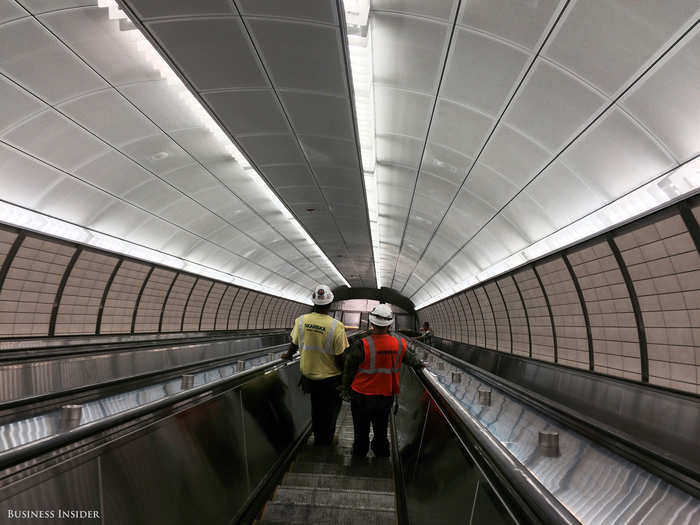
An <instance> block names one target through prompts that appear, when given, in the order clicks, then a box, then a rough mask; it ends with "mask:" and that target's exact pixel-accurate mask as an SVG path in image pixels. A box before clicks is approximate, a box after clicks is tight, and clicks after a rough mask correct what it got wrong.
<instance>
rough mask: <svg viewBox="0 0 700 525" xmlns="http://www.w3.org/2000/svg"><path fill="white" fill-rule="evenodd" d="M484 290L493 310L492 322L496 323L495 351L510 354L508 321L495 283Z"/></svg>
mask: <svg viewBox="0 0 700 525" xmlns="http://www.w3.org/2000/svg"><path fill="white" fill-rule="evenodd" d="M484 290H485V291H486V294H487V295H488V299H489V301H490V304H491V308H493V317H494V322H495V323H496V337H497V339H498V347H497V348H496V350H499V351H501V352H510V348H511V337H510V321H509V319H508V310H506V305H505V304H504V302H503V297H502V296H501V292H500V290H499V288H498V286H497V285H496V281H491V282H490V283H488V284H487V285H486V286H484Z"/></svg>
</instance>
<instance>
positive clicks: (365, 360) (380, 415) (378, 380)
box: [341, 304, 423, 457]
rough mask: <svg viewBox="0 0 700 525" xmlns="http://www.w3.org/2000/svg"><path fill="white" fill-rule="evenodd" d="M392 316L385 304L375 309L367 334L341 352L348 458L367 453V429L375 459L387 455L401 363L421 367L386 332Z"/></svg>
mask: <svg viewBox="0 0 700 525" xmlns="http://www.w3.org/2000/svg"><path fill="white" fill-rule="evenodd" d="M393 321H394V314H393V312H392V311H391V308H390V307H389V305H387V304H380V305H378V306H376V307H375V308H374V309H373V310H372V312H371V313H370V314H369V322H370V325H371V330H372V331H371V334H370V335H369V336H368V337H365V338H364V339H361V340H360V341H359V342H357V343H355V344H353V346H351V347H350V348H349V349H348V350H346V352H345V367H344V371H343V390H342V393H341V397H342V398H343V400H345V401H350V408H351V409H352V422H353V426H354V429H355V441H354V443H353V446H352V455H353V456H360V457H364V456H366V455H367V452H369V448H370V443H369V428H370V425H372V429H373V430H374V438H373V439H372V451H373V452H374V454H375V456H379V457H386V456H388V455H389V439H388V438H387V429H388V426H389V415H390V413H391V406H392V405H393V403H394V398H395V396H396V395H397V394H398V393H399V376H400V369H401V364H402V363H406V364H407V365H409V366H413V367H422V366H423V363H421V362H420V361H419V360H418V359H417V358H416V356H415V355H414V354H413V352H411V351H410V350H408V348H407V347H406V340H405V339H404V338H403V337H401V336H400V335H398V334H394V333H390V332H389V327H390V326H391V324H392V323H393Z"/></svg>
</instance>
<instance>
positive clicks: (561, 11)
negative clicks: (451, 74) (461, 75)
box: [397, 0, 571, 296]
mask: <svg viewBox="0 0 700 525" xmlns="http://www.w3.org/2000/svg"><path fill="white" fill-rule="evenodd" d="M570 4H571V0H566V1H565V2H564V4H563V5H562V6H561V7H560V9H559V13H558V14H557V16H556V17H552V18H554V23H553V24H552V25H551V27H550V28H549V30H548V31H547V34H546V36H545V37H544V39H543V40H542V42H541V43H540V45H539V47H538V49H537V52H536V53H534V54H533V53H529V56H530V58H531V60H530V63H529V64H528V65H527V67H526V68H525V71H524V73H522V74H521V75H520V79H519V81H518V83H517V84H516V86H515V89H513V90H512V92H511V95H510V98H509V99H508V100H507V102H506V103H505V104H504V105H503V109H502V110H501V112H500V114H499V115H498V117H497V118H496V120H495V122H494V124H493V126H492V127H491V130H490V131H489V133H488V135H486V139H484V141H483V143H482V145H481V148H480V149H479V151H478V153H477V154H476V155H475V156H474V159H473V160H472V163H471V165H470V166H469V169H468V170H467V172H466V174H465V176H464V178H463V179H462V182H461V184H460V185H459V186H458V187H457V190H456V191H455V194H454V196H453V197H452V200H451V201H450V203H449V205H448V206H447V208H446V209H445V213H444V214H443V215H442V218H441V219H440V221H439V222H438V223H437V225H436V226H435V228H434V229H433V231H432V233H431V234H430V237H429V238H428V241H427V242H426V244H425V247H424V248H423V250H422V251H421V254H420V255H419V256H418V259H417V260H416V263H415V264H414V265H413V268H412V270H411V271H410V272H409V273H408V276H407V277H406V280H405V281H404V283H403V285H402V286H401V293H403V291H404V290H405V289H406V286H407V285H408V282H409V281H410V279H411V276H412V275H413V273H414V272H415V271H416V268H417V267H418V265H419V264H420V262H421V261H422V260H423V257H424V256H425V253H426V252H427V251H428V247H429V246H430V243H431V241H432V239H433V238H434V237H435V234H436V232H437V231H438V229H439V228H440V226H441V225H442V223H443V222H444V220H445V217H447V214H448V213H449V211H450V209H451V208H452V205H453V204H454V203H455V201H456V200H457V197H458V196H459V193H460V191H462V188H463V187H464V185H465V184H466V183H467V181H468V180H469V175H470V174H471V172H472V170H473V169H474V166H476V163H477V162H478V161H479V158H480V157H481V154H482V153H483V151H484V150H485V149H486V146H487V145H488V143H489V141H490V140H491V137H492V136H493V134H494V133H495V132H496V129H497V128H498V125H499V124H500V123H501V120H502V119H503V116H504V115H505V114H506V111H508V108H509V107H510V105H511V103H512V102H513V100H515V97H516V96H517V94H518V91H519V90H520V87H521V86H522V85H523V83H524V82H525V79H527V77H528V75H529V74H530V71H532V68H533V67H534V65H535V63H536V62H537V57H539V55H540V53H541V52H542V49H544V47H545V45H546V44H547V41H548V40H549V37H550V36H551V35H552V33H553V32H554V28H555V27H556V26H557V24H558V23H559V21H560V20H561V19H562V17H563V16H564V13H565V12H566V10H567V8H568V7H569V5H570ZM456 22H457V19H456V18H455V24H456ZM445 60H447V58H446V59H445ZM419 173H420V172H419ZM417 183H418V181H417V180H416V185H417ZM411 204H413V201H411ZM409 215H410V213H409ZM407 223H408V221H407ZM401 246H402V248H403V240H402V242H401ZM458 252H459V250H457V252H455V254H456V253H458ZM399 257H401V253H399ZM452 257H454V255H453V256H452ZM397 265H398V258H397ZM443 267H444V265H443ZM441 269H442V268H441ZM431 279H432V277H431ZM429 280H430V279H427V280H426V281H425V282H424V283H423V284H422V285H421V286H420V288H419V289H418V290H420V289H421V288H423V286H425V284H426V283H427V282H428V281H429ZM418 290H416V292H414V296H415V293H417V292H418Z"/></svg>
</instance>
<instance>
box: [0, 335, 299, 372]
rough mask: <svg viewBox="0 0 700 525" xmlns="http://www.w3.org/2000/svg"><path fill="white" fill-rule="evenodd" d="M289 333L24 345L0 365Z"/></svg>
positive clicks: (8, 353) (4, 355)
mask: <svg viewBox="0 0 700 525" xmlns="http://www.w3.org/2000/svg"><path fill="white" fill-rule="evenodd" d="M283 334H289V330H277V329H274V330H269V331H260V332H255V331H252V330H237V331H234V332H226V333H225V334H218V335H217V334H208V335H202V336H197V337H179V338H172V339H149V340H142V341H122V342H111V343H85V344H76V345H68V346H67V345H56V346H47V347H36V348H26V349H21V348H20V349H11V350H3V351H2V352H0V366H7V365H14V364H18V363H21V362H24V361H36V360H41V359H54V358H56V359H61V358H64V359H65V358H70V357H83V356H90V355H95V354H104V353H108V352H115V351H116V352H127V351H130V350H134V351H136V350H142V349H144V348H151V347H156V348H158V347H163V346H172V347H178V346H188V345H200V344H208V343H212V342H219V341H225V340H227V339H229V340H231V341H241V340H245V339H252V338H254V337H264V336H274V335H283Z"/></svg>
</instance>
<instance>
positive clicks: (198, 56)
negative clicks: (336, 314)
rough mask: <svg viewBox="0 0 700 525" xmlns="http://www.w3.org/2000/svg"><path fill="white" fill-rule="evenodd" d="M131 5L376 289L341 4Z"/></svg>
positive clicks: (299, 209) (251, 153)
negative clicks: (340, 11) (342, 26)
mask: <svg viewBox="0 0 700 525" xmlns="http://www.w3.org/2000/svg"><path fill="white" fill-rule="evenodd" d="M124 3H125V4H127V5H128V6H130V7H131V8H132V11H133V14H134V15H135V18H137V19H138V20H139V21H140V22H142V24H143V26H144V27H145V30H146V31H147V32H148V33H150V35H151V36H152V37H153V38H154V39H155V41H156V42H157V44H158V45H159V47H160V48H161V49H162V50H163V51H164V52H165V54H166V56H168V57H169V58H170V59H171V60H172V61H173V63H174V65H175V66H176V67H177V68H178V69H179V70H180V72H181V73H182V74H183V75H184V77H185V78H186V79H187V80H188V81H189V82H190V84H191V86H192V87H193V88H194V89H195V90H196V91H197V92H198V93H199V95H200V96H201V98H202V99H203V101H204V103H205V104H207V105H208V106H209V108H210V110H211V111H212V113H213V114H214V115H216V116H217V117H218V119H219V120H220V122H221V123H222V124H223V125H224V127H225V128H226V130H227V131H228V132H229V133H230V134H231V136H233V137H234V138H235V140H236V142H237V143H238V145H239V146H240V148H241V150H242V151H244V152H245V153H246V154H247V156H248V158H249V160H250V161H251V162H252V163H253V164H254V165H255V166H256V167H257V168H258V170H259V172H260V173H261V174H262V175H263V176H264V177H265V178H266V179H267V181H268V182H269V183H270V185H271V186H272V187H274V189H275V191H276V192H277V194H278V195H279V196H280V197H281V198H282V199H283V200H284V202H285V203H286V204H287V206H288V207H289V208H290V209H291V210H292V211H293V212H294V213H295V215H296V216H297V217H298V218H299V220H300V221H301V223H302V224H303V225H304V227H305V228H306V229H307V231H308V232H309V233H310V234H311V235H312V236H313V238H314V239H315V240H316V242H317V243H318V245H319V246H320V247H321V249H322V250H323V251H324V252H325V253H326V254H327V255H328V257H329V258H330V259H331V260H332V261H333V262H334V264H335V265H336V267H337V268H338V269H339V270H340V272H341V273H343V274H344V276H345V278H346V279H347V280H348V281H349V282H350V284H351V285H352V286H374V285H375V283H376V279H375V276H374V263H373V260H374V259H373V256H372V240H371V237H370V230H369V221H368V217H367V203H366V200H365V191H364V187H363V185H362V170H361V168H360V155H359V152H358V148H357V144H356V136H355V125H354V120H353V111H352V109H351V99H350V90H349V85H348V81H349V76H348V73H347V67H346V62H345V49H344V45H343V38H342V36H341V29H340V17H339V13H338V8H337V5H336V3H335V2H329V1H324V2H308V3H307V2H271V1H264V2H260V1H258V0H236V2H235V6H234V3H233V2H232V1H230V0H216V1H212V0H210V1H206V2H191V3H179V2H167V1H161V2H153V1H152V0H124ZM173 17H177V18H173Z"/></svg>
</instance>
